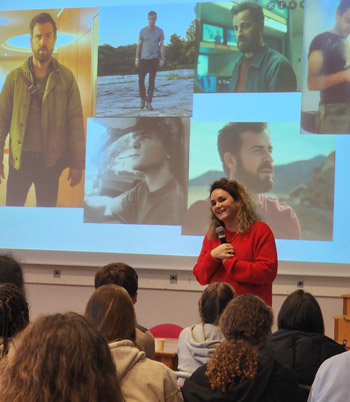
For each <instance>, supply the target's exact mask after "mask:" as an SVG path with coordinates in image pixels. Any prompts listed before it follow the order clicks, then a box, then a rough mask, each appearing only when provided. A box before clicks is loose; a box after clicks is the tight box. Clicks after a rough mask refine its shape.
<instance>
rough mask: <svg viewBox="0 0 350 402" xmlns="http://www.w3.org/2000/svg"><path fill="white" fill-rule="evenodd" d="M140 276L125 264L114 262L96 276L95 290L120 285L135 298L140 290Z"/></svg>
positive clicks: (101, 269)
mask: <svg viewBox="0 0 350 402" xmlns="http://www.w3.org/2000/svg"><path fill="white" fill-rule="evenodd" d="M138 280H139V279H138V275H137V272H136V271H135V270H134V268H132V267H130V265H127V264H124V263H123V262H112V263H111V264H108V265H105V266H104V267H102V268H100V269H99V270H98V271H97V272H96V274H95V289H97V288H99V287H100V286H102V285H112V284H114V285H119V286H121V287H123V288H124V289H126V291H127V292H128V293H129V295H130V297H134V296H135V295H136V293H137V289H138Z"/></svg>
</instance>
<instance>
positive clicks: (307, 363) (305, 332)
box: [266, 289, 345, 401]
mask: <svg viewBox="0 0 350 402" xmlns="http://www.w3.org/2000/svg"><path fill="white" fill-rule="evenodd" d="M277 324H278V331H277V332H274V333H273V334H272V336H271V337H270V339H269V340H268V342H267V345H266V347H267V349H268V351H269V352H270V353H272V355H273V357H274V358H275V359H276V360H278V361H279V362H280V363H282V364H283V365H284V366H286V367H289V368H291V369H292V370H293V371H294V372H295V374H296V376H297V380H298V382H299V384H303V385H308V386H311V384H312V382H313V380H314V378H315V375H316V372H317V369H318V368H319V367H320V365H321V363H322V362H323V361H324V360H326V359H328V358H329V357H331V356H333V355H336V354H338V353H342V352H345V347H344V346H343V345H340V344H339V343H337V342H335V341H334V340H333V339H331V338H328V337H327V336H325V335H324V323H323V317H322V312H321V308H320V306H319V304H318V303H317V300H316V299H315V298H314V297H313V296H312V295H311V294H310V293H308V292H304V291H303V290H302V289H298V290H296V291H295V292H293V293H292V294H290V295H289V296H288V297H287V298H286V300H285V301H284V303H283V304H282V307H281V309H280V312H279V314H278V319H277ZM303 393H304V398H305V401H306V400H307V396H308V393H309V390H308V389H307V387H303Z"/></svg>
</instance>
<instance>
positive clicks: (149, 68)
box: [139, 59, 159, 102]
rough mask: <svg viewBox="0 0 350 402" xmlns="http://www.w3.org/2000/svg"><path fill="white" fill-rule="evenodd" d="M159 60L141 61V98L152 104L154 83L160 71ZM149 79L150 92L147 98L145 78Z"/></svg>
mask: <svg viewBox="0 0 350 402" xmlns="http://www.w3.org/2000/svg"><path fill="white" fill-rule="evenodd" d="M158 63H159V61H158V59H141V60H140V64H139V89H140V98H141V99H145V100H146V101H147V102H152V98H153V92H154V81H155V79H156V74H157V70H158ZM147 73H148V74H149V77H148V91H147V97H146V87H145V78H146V74H147Z"/></svg>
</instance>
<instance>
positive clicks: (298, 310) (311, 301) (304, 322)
mask: <svg viewBox="0 0 350 402" xmlns="http://www.w3.org/2000/svg"><path fill="white" fill-rule="evenodd" d="M277 325H278V329H290V330H295V331H305V332H316V333H318V334H322V335H324V322H323V316H322V311H321V308H320V305H319V304H318V302H317V300H316V299H315V298H314V296H312V294H311V293H308V292H304V291H303V290H302V289H298V290H296V291H294V292H293V293H291V294H290V295H289V296H288V297H287V298H286V300H285V301H284V302H283V304H282V306H281V309H280V311H279V313H278V317H277Z"/></svg>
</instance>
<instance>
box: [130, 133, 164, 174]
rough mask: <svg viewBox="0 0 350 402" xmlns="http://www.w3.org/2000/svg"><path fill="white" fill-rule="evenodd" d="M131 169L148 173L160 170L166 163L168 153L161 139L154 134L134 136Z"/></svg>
mask: <svg viewBox="0 0 350 402" xmlns="http://www.w3.org/2000/svg"><path fill="white" fill-rule="evenodd" d="M133 141H134V142H133V149H134V150H133V154H132V155H131V158H132V162H131V167H132V168H133V169H134V170H138V171H140V172H144V173H147V172H149V171H152V170H154V169H159V168H160V166H161V165H162V164H163V163H165V162H166V160H167V159H168V158H167V152H166V149H165V148H164V145H163V143H162V141H161V140H160V138H159V137H158V136H157V135H154V134H151V133H150V134H143V133H142V134H134V136H133Z"/></svg>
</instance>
